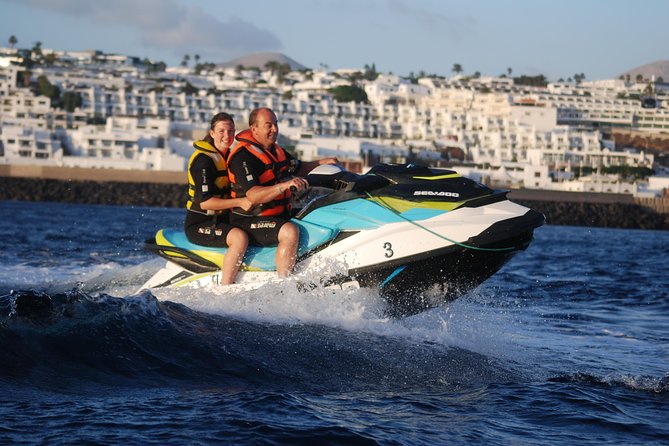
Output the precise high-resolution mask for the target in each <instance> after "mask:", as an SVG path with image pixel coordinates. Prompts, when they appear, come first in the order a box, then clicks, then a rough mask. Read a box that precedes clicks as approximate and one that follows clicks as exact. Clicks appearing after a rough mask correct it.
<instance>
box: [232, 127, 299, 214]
mask: <svg viewBox="0 0 669 446" xmlns="http://www.w3.org/2000/svg"><path fill="white" fill-rule="evenodd" d="M236 139H237V141H238V143H237V145H236V146H235V147H234V148H233V149H232V150H231V151H230V154H229V155H228V165H230V164H231V163H233V158H234V156H235V155H236V154H237V153H239V152H241V151H242V150H247V151H248V152H249V153H251V154H253V155H254V156H255V157H256V158H258V159H259V160H260V161H262V163H263V164H264V166H265V171H264V172H263V173H262V174H261V175H260V177H259V178H258V183H259V186H273V185H276V184H279V182H280V181H281V180H282V179H283V178H285V177H286V176H288V168H289V160H288V157H287V156H286V152H285V151H284V150H283V149H282V148H281V147H280V146H279V145H278V144H274V149H275V152H276V155H274V154H272V153H271V152H270V151H268V150H265V149H264V148H263V147H262V146H261V145H260V143H258V141H256V139H255V138H254V137H253V135H252V134H251V130H248V129H247V130H244V131H242V132H240V133H239V134H238V135H237V137H236ZM228 175H229V178H230V186H231V190H232V192H231V195H232V198H237V197H244V196H245V195H246V194H245V192H244V191H243V190H242V189H241V187H240V186H239V184H238V183H237V179H236V178H235V175H234V174H233V173H232V171H228ZM290 196H291V193H290V189H286V190H285V191H284V192H283V193H281V194H278V193H277V195H276V197H274V199H273V200H272V201H270V202H268V203H263V204H261V205H260V206H256V207H255V208H254V210H253V211H248V212H246V211H244V210H243V209H241V208H235V210H234V212H235V213H236V214H242V215H262V216H273V215H281V214H283V213H284V212H288V211H290Z"/></svg>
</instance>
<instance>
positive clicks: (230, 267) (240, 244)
mask: <svg viewBox="0 0 669 446" xmlns="http://www.w3.org/2000/svg"><path fill="white" fill-rule="evenodd" d="M226 243H227V245H228V252H227V253H226V254H225V257H224V258H223V265H221V284H222V285H229V284H231V283H235V278H236V277H237V271H238V270H239V265H241V264H242V259H243V258H244V253H245V252H246V248H247V247H248V246H249V237H248V235H246V232H244V231H242V230H241V229H239V228H232V229H231V230H230V232H228V235H227V237H226Z"/></svg>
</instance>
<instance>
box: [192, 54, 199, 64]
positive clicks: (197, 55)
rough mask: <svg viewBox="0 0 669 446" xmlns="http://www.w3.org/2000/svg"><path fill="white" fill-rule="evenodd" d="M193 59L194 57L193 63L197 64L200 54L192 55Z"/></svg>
mask: <svg viewBox="0 0 669 446" xmlns="http://www.w3.org/2000/svg"><path fill="white" fill-rule="evenodd" d="M193 59H195V65H197V64H198V62H200V55H199V54H196V55H195V56H193Z"/></svg>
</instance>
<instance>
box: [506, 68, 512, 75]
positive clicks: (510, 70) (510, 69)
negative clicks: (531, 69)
mask: <svg viewBox="0 0 669 446" xmlns="http://www.w3.org/2000/svg"><path fill="white" fill-rule="evenodd" d="M506 72H507V73H508V74H509V77H511V73H513V69H512V68H511V67H509V68H507V69H506Z"/></svg>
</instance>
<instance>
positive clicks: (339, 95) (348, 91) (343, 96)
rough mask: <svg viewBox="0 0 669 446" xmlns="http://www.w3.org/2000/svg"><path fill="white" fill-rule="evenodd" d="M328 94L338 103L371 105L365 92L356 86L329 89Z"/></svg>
mask: <svg viewBox="0 0 669 446" xmlns="http://www.w3.org/2000/svg"><path fill="white" fill-rule="evenodd" d="M328 92H329V93H330V94H331V95H332V97H333V98H334V100H335V101H337V102H355V103H363V104H367V103H369V99H368V98H367V93H365V90H363V89H362V88H360V87H358V86H356V85H340V86H339V87H335V88H330V89H328Z"/></svg>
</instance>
